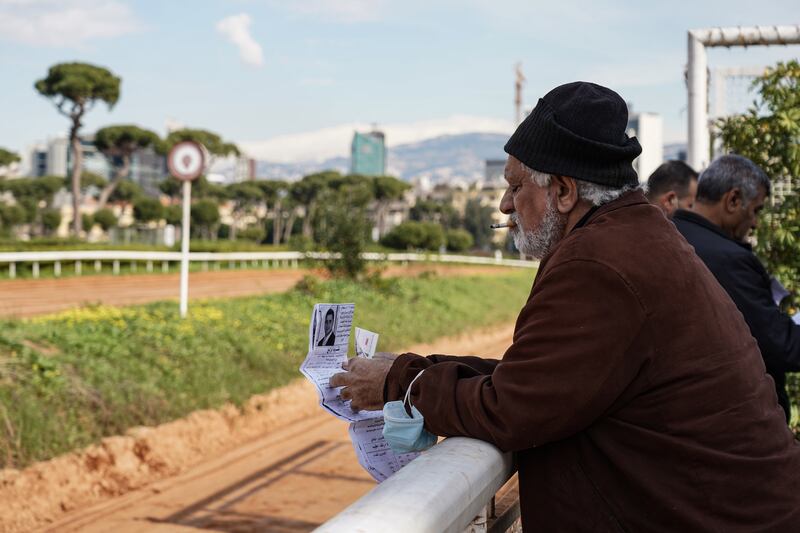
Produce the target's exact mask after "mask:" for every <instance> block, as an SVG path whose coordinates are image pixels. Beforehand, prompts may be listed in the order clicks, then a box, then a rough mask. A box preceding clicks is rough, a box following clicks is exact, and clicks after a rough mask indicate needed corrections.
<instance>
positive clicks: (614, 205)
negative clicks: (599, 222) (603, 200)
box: [534, 189, 649, 284]
mask: <svg viewBox="0 0 800 533" xmlns="http://www.w3.org/2000/svg"><path fill="white" fill-rule="evenodd" d="M639 204H649V202H648V201H647V198H645V196H644V191H642V189H635V190H633V191H630V192H626V193H625V194H623V195H622V196H620V197H619V198H617V199H616V200H612V201H610V202H608V203H607V204H603V205H601V206H599V207H598V206H595V207H592V208H591V209H589V211H587V212H586V214H585V215H583V217H581V219H580V220H579V221H578V223H577V224H575V226H573V228H572V229H571V230H569V233H567V234H566V235H564V238H563V239H561V241H560V242H559V243H558V244H556V245H555V247H554V248H553V249H552V250H550V253H549V254H547V255H546V256H545V257H543V258H542V260H541V262H540V263H539V269H538V271H537V272H536V278H535V279H534V284H535V283H536V279H538V278H539V274H540V273H541V272H542V271H543V270H544V267H545V265H546V264H547V262H548V261H549V259H550V258H551V257H552V256H553V254H554V253H555V252H556V250H558V249H559V248H560V247H561V245H562V244H563V243H564V241H566V240H567V239H569V238H570V236H572V234H574V233H575V231H577V230H579V229H580V228H582V227H584V226H587V225H589V224H591V223H592V222H593V221H594V220H596V219H597V218H598V217H600V216H602V215H604V214H605V213H610V212H612V211H616V210H617V209H622V208H625V207H629V206H632V205H639Z"/></svg>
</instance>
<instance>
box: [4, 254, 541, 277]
mask: <svg viewBox="0 0 800 533" xmlns="http://www.w3.org/2000/svg"><path fill="white" fill-rule="evenodd" d="M335 257H336V255H335V254H331V253H325V252H225V253H219V252H192V253H190V254H189V261H191V262H194V263H200V264H201V266H202V268H203V269H204V270H207V269H209V268H210V265H214V266H216V267H217V268H219V265H220V264H222V263H227V264H228V266H229V267H230V268H234V267H236V266H239V267H242V268H244V267H261V268H279V267H282V268H298V266H299V261H302V260H315V261H326V260H330V259H333V258H335ZM362 257H363V258H364V259H366V260H367V261H377V262H401V263H407V262H433V263H461V264H473V265H498V266H512V267H523V268H536V267H537V266H538V265H539V263H538V262H537V261H523V260H519V259H502V258H499V257H477V256H468V255H448V254H418V253H389V254H384V253H374V252H368V253H364V254H362ZM180 259H181V254H180V252H136V251H125V250H76V251H58V252H2V253H0V265H6V268H7V269H8V277H9V278H12V279H13V278H16V277H17V269H18V268H17V265H21V264H29V265H31V275H32V276H33V277H34V278H38V277H39V275H40V270H41V265H51V264H52V265H53V275H54V276H56V277H58V276H61V275H62V269H63V268H64V266H65V265H69V266H70V267H71V268H72V272H73V273H74V274H75V275H81V274H82V273H83V270H84V266H85V265H84V264H91V265H92V268H93V269H94V271H95V272H102V270H103V268H104V265H105V264H107V263H111V272H112V273H113V274H119V273H120V268H121V265H122V264H123V263H127V264H129V265H130V270H131V271H133V272H137V271H138V269H139V267H140V266H142V265H143V266H144V270H145V271H146V272H153V271H155V270H160V271H162V272H167V271H169V268H170V263H178V262H179V261H180ZM105 268H107V266H105Z"/></svg>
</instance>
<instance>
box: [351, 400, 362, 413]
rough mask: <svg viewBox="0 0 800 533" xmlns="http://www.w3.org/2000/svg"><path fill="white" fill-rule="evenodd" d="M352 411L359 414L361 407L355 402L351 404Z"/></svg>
mask: <svg viewBox="0 0 800 533" xmlns="http://www.w3.org/2000/svg"><path fill="white" fill-rule="evenodd" d="M350 409H352V410H353V412H354V413H357V412H359V411H360V410H361V406H360V405H358V404H357V403H355V402H350Z"/></svg>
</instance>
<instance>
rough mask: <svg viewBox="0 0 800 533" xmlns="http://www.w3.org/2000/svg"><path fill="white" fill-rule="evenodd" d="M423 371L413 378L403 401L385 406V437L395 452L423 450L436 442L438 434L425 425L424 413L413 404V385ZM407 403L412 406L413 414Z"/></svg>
mask: <svg viewBox="0 0 800 533" xmlns="http://www.w3.org/2000/svg"><path fill="white" fill-rule="evenodd" d="M422 372H424V370H423V371H422ZM422 372H420V373H419V374H417V375H416V377H415V378H414V379H413V380H411V383H410V384H409V385H408V390H407V391H406V396H405V398H404V399H403V401H402V402H401V401H394V402H388V403H386V404H385V405H384V406H383V437H384V438H385V439H386V441H387V442H388V443H389V446H390V447H391V448H392V451H393V452H394V453H410V452H421V451H423V450H427V449H428V448H430V447H431V446H433V445H434V444H436V435H434V434H433V433H431V432H429V431H427V430H426V429H425V427H424V424H425V418H424V417H423V416H422V413H420V412H419V410H418V409H417V408H416V407H414V406H413V405H411V387H412V385H414V382H415V381H417V378H419V377H420V376H421V375H422ZM406 405H409V406H410V407H411V416H408V411H406Z"/></svg>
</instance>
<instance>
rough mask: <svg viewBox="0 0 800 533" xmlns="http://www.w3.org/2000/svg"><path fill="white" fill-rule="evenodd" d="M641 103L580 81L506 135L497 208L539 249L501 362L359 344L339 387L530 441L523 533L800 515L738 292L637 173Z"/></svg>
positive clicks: (364, 404) (501, 444) (690, 526)
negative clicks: (633, 129) (635, 106)
mask: <svg viewBox="0 0 800 533" xmlns="http://www.w3.org/2000/svg"><path fill="white" fill-rule="evenodd" d="M627 119H628V113H627V106H626V105H625V101H624V100H623V99H622V98H621V97H620V96H619V95H618V94H617V93H615V92H614V91H612V90H610V89H607V88H605V87H601V86H599V85H596V84H593V83H586V82H575V83H569V84H567V85H562V86H560V87H556V88H555V89H553V90H552V91H550V92H549V93H548V94H546V95H545V96H544V97H543V98H541V99H540V100H539V103H538V104H537V105H536V107H535V108H534V110H533V112H532V113H531V114H530V115H528V117H527V118H526V119H525V121H524V122H523V123H522V124H520V126H519V127H518V128H517V130H516V132H515V133H514V134H513V135H512V136H511V138H510V139H509V141H508V143H506V145H505V150H506V152H507V153H508V161H507V163H506V170H505V178H506V181H507V182H508V188H507V189H506V193H505V195H504V196H503V199H502V201H501V203H500V210H501V211H502V212H503V213H505V214H507V215H509V217H510V222H511V224H512V225H513V228H512V230H511V231H512V234H513V236H514V242H515V243H516V245H517V247H518V248H519V250H520V251H521V252H522V253H525V254H526V255H531V256H535V257H538V258H540V259H541V264H540V266H539V270H538V272H537V274H536V280H535V281H534V284H533V289H532V290H531V293H530V295H529V297H528V300H527V302H526V303H525V305H524V307H523V309H522V310H521V312H520V314H519V317H518V318H517V322H516V327H515V331H514V340H513V343H512V344H511V346H510V347H509V348H508V350H507V351H506V353H505V354H504V355H503V358H502V360H495V359H483V358H480V357H458V356H448V355H431V356H429V357H421V356H419V355H416V354H410V353H407V354H402V355H400V356H397V357H395V358H392V357H391V356H387V357H385V358H379V359H371V360H370V359H361V358H353V359H351V360H350V361H349V362H348V364H347V365H346V369H345V370H346V372H342V373H340V374H336V375H334V376H333V377H332V379H331V385H332V386H334V387H339V386H343V387H344V388H343V389H342V391H341V396H342V398H344V399H349V400H352V403H351V405H352V406H353V407H354V408H358V409H380V408H381V407H382V406H383V405H384V402H390V401H396V400H400V399H403V398H404V396H405V395H406V393H408V394H409V395H410V399H411V402H410V403H411V404H413V406H414V407H415V408H416V409H417V410H418V411H419V413H421V415H422V417H423V418H424V427H425V428H426V429H427V431H429V432H430V433H434V434H436V435H444V436H454V435H463V436H467V437H473V438H477V439H481V440H484V441H487V442H490V443H492V444H494V445H495V446H497V447H498V448H500V449H501V450H503V451H511V452H515V453H516V462H517V465H518V467H519V486H520V506H521V510H522V525H523V528H525V530H526V531H601V532H605V531H656V530H658V531H734V530H760V531H767V530H769V531H793V530H796V529H797V526H798V524H800V475H798V472H800V443H798V442H797V441H795V439H794V436H793V435H792V433H791V431H789V428H788V427H787V425H786V423H785V422H784V420H783V412H782V411H781V409H780V407H779V406H778V402H777V400H776V398H775V392H774V387H773V385H772V383H771V382H770V380H769V379H768V378H767V377H766V374H765V372H764V363H763V361H762V360H761V355H760V354H759V351H758V346H757V345H756V343H755V341H754V340H753V338H752V336H751V335H750V332H749V331H748V330H747V325H746V324H745V323H744V320H743V319H742V316H741V314H740V313H739V311H738V310H737V309H736V306H735V305H734V304H733V302H732V301H731V299H730V298H729V297H728V295H727V294H726V293H725V291H724V290H723V289H722V287H720V285H719V283H717V282H716V281H715V280H714V277H713V276H712V275H711V273H710V272H709V271H708V269H707V268H705V266H703V264H702V262H701V261H700V259H699V258H698V257H697V255H695V253H694V251H693V250H692V248H691V246H689V245H688V244H687V243H686V241H685V240H684V239H683V238H681V236H680V235H679V234H678V232H677V230H676V229H675V226H674V225H673V224H672V223H671V222H669V221H668V220H667V219H666V218H665V217H664V216H663V215H662V213H661V212H660V211H659V210H658V209H656V208H655V207H653V206H652V205H650V204H649V203H648V202H647V199H646V198H645V197H644V194H642V192H641V190H640V189H639V188H638V183H639V180H638V177H637V176H636V172H635V171H634V170H633V167H632V162H633V160H634V159H635V158H636V156H638V155H639V154H640V152H641V148H640V146H639V143H638V142H637V141H636V139H635V138H629V137H628V136H627V135H626V134H625V130H626V126H627V121H628V120H627ZM677 287H679V288H680V290H676V288H677ZM475 305H480V302H475ZM412 384H413V386H412ZM417 419H418V418H417ZM390 422H391V420H390ZM390 435H391V433H390ZM423 441H425V442H428V441H429V439H423ZM423 444H424V443H420V447H421V446H422V445H423ZM464 461H465V462H468V461H469V458H466V457H465V458H464Z"/></svg>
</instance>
